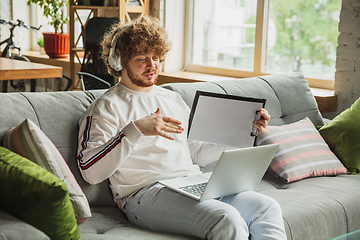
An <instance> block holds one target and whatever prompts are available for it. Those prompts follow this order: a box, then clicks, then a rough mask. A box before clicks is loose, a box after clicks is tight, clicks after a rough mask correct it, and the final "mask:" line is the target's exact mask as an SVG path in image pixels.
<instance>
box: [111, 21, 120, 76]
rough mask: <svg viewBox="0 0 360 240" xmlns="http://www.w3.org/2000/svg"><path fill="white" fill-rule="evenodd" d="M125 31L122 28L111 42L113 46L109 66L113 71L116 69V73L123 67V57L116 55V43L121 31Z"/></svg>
mask: <svg viewBox="0 0 360 240" xmlns="http://www.w3.org/2000/svg"><path fill="white" fill-rule="evenodd" d="M122 29H123V27H122V28H120V29H119V30H118V31H117V32H116V33H115V35H114V37H113V39H112V40H111V45H110V52H109V58H108V62H109V65H110V67H111V68H112V69H114V70H115V71H121V70H122V66H121V57H120V56H117V55H116V51H115V48H116V41H117V38H118V35H119V33H120V32H121V30H122Z"/></svg>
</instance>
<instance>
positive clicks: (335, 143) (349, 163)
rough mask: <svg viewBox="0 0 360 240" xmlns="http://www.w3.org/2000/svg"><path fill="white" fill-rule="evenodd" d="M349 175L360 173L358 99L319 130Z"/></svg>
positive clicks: (359, 116) (359, 106)
mask: <svg viewBox="0 0 360 240" xmlns="http://www.w3.org/2000/svg"><path fill="white" fill-rule="evenodd" d="M319 132H320V134H321V136H322V137H323V138H324V139H325V141H326V143H327V144H328V145H329V147H330V149H331V150H332V151H333V152H334V153H335V155H336V156H337V157H338V158H339V159H340V161H341V162H342V163H343V164H344V166H345V167H346V168H347V169H348V170H349V172H350V173H351V174H356V173H359V172H360V98H359V99H358V100H356V102H355V103H354V104H353V105H352V106H351V107H350V108H348V109H346V110H345V111H344V112H342V113H341V114H339V115H338V116H336V117H335V118H334V119H333V120H332V121H330V122H329V123H328V124H326V125H325V126H323V127H321V128H320V130H319Z"/></svg>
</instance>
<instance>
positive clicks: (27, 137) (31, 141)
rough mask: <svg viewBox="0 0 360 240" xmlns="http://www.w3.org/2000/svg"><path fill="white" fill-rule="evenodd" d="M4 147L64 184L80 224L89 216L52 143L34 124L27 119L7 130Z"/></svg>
mask: <svg viewBox="0 0 360 240" xmlns="http://www.w3.org/2000/svg"><path fill="white" fill-rule="evenodd" d="M4 147H6V148H8V149H10V150H11V151H13V152H15V153H17V154H19V155H21V156H23V157H25V158H27V159H29V160H31V161H33V162H34V163H36V164H38V165H39V166H40V167H42V168H44V169H46V170H48V171H49V172H51V173H53V174H54V175H56V176H57V177H59V178H60V179H61V180H62V181H64V182H65V183H66V185H67V188H68V189H69V195H70V200H71V203H72V206H73V209H74V213H75V216H76V218H77V222H78V223H79V224H80V223H83V222H84V221H86V220H87V219H88V218H89V217H91V212H90V207H89V203H88V201H87V199H86V197H85V195H84V193H83V192H82V190H81V188H80V186H79V185H78V184H77V182H76V180H75V178H74V176H73V174H72V173H71V171H70V169H69V167H68V166H67V164H66V162H65V161H64V159H63V158H62V156H61V154H60V153H59V151H58V150H57V149H56V147H55V146H54V144H53V143H52V142H51V141H50V139H49V138H48V137H47V136H46V135H45V134H44V133H43V132H42V131H41V129H40V128H39V127H38V126H37V125H36V124H35V123H33V122H32V121H31V120H30V119H26V120H25V121H24V122H22V123H21V124H20V125H18V126H16V127H14V128H12V129H10V130H9V131H8V132H7V134H6V135H5V138H4Z"/></svg>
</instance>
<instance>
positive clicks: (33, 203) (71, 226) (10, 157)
mask: <svg viewBox="0 0 360 240" xmlns="http://www.w3.org/2000/svg"><path fill="white" fill-rule="evenodd" d="M0 196H1V197H0V208H1V209H2V210H4V211H6V212H8V213H9V214H11V215H13V216H15V217H17V218H19V219H21V220H23V221H25V222H27V223H28V224H30V225H32V226H34V227H36V228H38V229H40V230H41V231H43V232H44V233H45V234H46V235H48V236H49V237H50V238H51V239H52V240H54V239H61V240H64V239H80V233H79V228H78V226H77V224H76V218H75V215H74V211H73V208H72V205H71V202H70V199H69V192H68V189H67V187H66V184H65V183H64V182H63V181H61V180H60V179H59V178H58V177H56V176H55V175H54V174H52V173H50V172H48V171H47V170H45V169H43V168H42V167H40V166H39V165H37V164H35V163H33V162H31V161H30V160H28V159H26V158H23V157H21V156H20V155H17V154H16V153H13V152H11V151H10V150H8V149H6V148H3V147H0Z"/></svg>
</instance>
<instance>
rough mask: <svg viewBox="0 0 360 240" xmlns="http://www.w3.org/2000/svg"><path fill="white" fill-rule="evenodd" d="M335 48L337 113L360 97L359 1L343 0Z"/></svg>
mask: <svg viewBox="0 0 360 240" xmlns="http://www.w3.org/2000/svg"><path fill="white" fill-rule="evenodd" d="M339 32H340V35H339V38H338V48H337V60H336V73H335V94H336V95H338V109H337V112H336V113H334V114H339V113H341V112H342V111H344V110H345V109H346V108H348V107H350V106H351V104H353V103H354V102H355V101H356V100H357V99H358V98H359V97H360V2H359V0H343V3H342V9H341V13H340V24H339Z"/></svg>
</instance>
